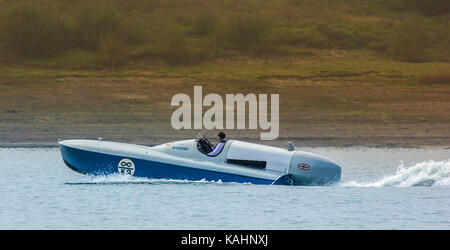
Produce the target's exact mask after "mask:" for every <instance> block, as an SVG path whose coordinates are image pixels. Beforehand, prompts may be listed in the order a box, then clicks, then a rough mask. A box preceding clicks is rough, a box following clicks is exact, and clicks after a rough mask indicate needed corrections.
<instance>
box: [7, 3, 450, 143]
mask: <svg viewBox="0 0 450 250" xmlns="http://www.w3.org/2000/svg"><path fill="white" fill-rule="evenodd" d="M0 6H1V8H0V21H1V22H0V145H27V144H39V145H46V144H50V145H54V142H55V141H56V140H57V139H58V138H79V137H83V138H96V137H97V136H102V137H105V138H107V139H111V140H120V141H129V142H135V143H142V144H155V143H163V142H165V141H167V140H171V139H180V138H190V137H192V136H193V135H195V134H196V133H197V131H192V130H182V131H176V130H174V129H171V125H170V116H171V114H172V112H173V111H174V110H175V108H176V107H171V106H170V101H171V98H172V96H173V95H175V94H177V93H187V94H189V95H190V96H192V91H193V86H194V85H200V84H201V85H203V90H204V93H212V92H213V93H218V94H220V95H222V96H224V95H225V94H227V93H244V94H246V93H279V94H280V140H278V141H274V142H266V143H271V144H275V145H282V144H284V143H285V142H286V141H287V140H291V141H294V142H295V143H296V144H297V145H313V146H314V145H317V146H319V145H320V146H324V145H339V146H342V145H369V146H420V145H439V146H448V145H449V144H450V143H449V142H450V98H449V97H450V82H449V80H450V54H449V53H450V47H449V45H450V33H449V32H448V30H449V20H450V18H449V13H448V7H449V6H448V5H446V4H445V1H432V0H414V1H406V0H405V1H404V0H395V1H382V0H378V1H364V2H362V1H356V0H348V1H331V0H322V1H309V0H298V1H295V0H269V1H237V0H236V1H219V0H177V1H163V0H152V1H144V0H129V1H119V0H109V1H108V0H101V1H95V2H91V1H64V2H63V1H56V0H37V1H19V2H17V1H9V0H0ZM424 6H425V7H424ZM226 132H227V133H228V134H229V135H230V136H231V137H234V138H241V139H245V140H257V139H258V138H259V132H260V131H255V130H245V131H239V130H232V131H226Z"/></svg>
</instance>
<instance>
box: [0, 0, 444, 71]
mask: <svg viewBox="0 0 450 250" xmlns="http://www.w3.org/2000/svg"><path fill="white" fill-rule="evenodd" d="M0 5H1V6H2V8H1V10H0V14H1V15H0V16H1V25H0V43H1V47H2V51H1V55H2V58H3V59H4V61H6V62H8V63H12V62H16V63H18V64H25V65H28V64H35V63H39V65H42V66H50V67H63V68H90V69H99V68H105V67H113V68H114V67H126V66H130V65H132V64H133V63H136V62H139V61H146V62H147V63H156V62H159V61H163V62H164V63H167V64H169V65H178V64H198V63H202V62H204V61H208V60H211V59H216V58H229V57H234V56H251V57H271V56H288V55H298V56H305V57H308V56H310V55H314V54H317V51H318V50H319V51H320V50H324V49H325V50H330V49H338V50H365V51H370V52H372V53H375V54H377V55H378V56H384V57H387V58H389V59H392V60H397V61H404V62H448V61H449V60H450V52H449V51H450V45H449V44H450V33H449V32H448V30H449V28H450V26H449V17H450V15H449V12H450V4H446V3H445V1H444V3H442V1H437V0H413V1H406V0H395V1H382V0H378V1H364V2H361V1H357V0H351V1H331V0H324V1H310V0H269V1H220V0H176V1H163V0H151V1H143V0H130V1H119V0H109V1H108V0H100V1H95V2H94V1H64V2H62V1H56V0H37V1H8V0H1V1H0ZM424 6H425V7H424Z"/></svg>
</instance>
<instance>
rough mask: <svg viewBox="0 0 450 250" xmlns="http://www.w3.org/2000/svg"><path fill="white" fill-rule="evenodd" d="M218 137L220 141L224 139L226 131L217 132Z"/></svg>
mask: <svg viewBox="0 0 450 250" xmlns="http://www.w3.org/2000/svg"><path fill="white" fill-rule="evenodd" d="M217 139H218V140H219V141H222V140H223V139H225V133H224V132H220V133H219V134H217Z"/></svg>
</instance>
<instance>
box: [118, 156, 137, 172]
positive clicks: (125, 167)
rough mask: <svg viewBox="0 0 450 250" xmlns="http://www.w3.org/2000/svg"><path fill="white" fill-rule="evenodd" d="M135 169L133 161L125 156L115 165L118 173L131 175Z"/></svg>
mask: <svg viewBox="0 0 450 250" xmlns="http://www.w3.org/2000/svg"><path fill="white" fill-rule="evenodd" d="M135 169H136V167H135V166H134V163H133V161H132V160H130V159H127V158H124V159H122V160H120V161H119V165H118V166H117V170H118V171H119V174H127V175H133V174H134V170H135Z"/></svg>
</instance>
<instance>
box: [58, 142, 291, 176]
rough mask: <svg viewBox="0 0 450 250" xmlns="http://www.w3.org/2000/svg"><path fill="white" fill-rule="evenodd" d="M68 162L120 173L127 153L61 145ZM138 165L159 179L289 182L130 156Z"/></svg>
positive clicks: (86, 170)
mask: <svg viewBox="0 0 450 250" xmlns="http://www.w3.org/2000/svg"><path fill="white" fill-rule="evenodd" d="M59 147H60V151H61V154H62V157H63V159H64V162H65V164H66V165H67V166H68V167H69V168H71V169H72V170H74V171H76V172H79V173H82V174H88V175H109V174H114V173H119V171H118V168H117V165H118V163H119V162H120V161H121V159H123V158H124V156H118V155H112V154H106V153H98V152H93V151H88V150H82V149H77V148H72V147H68V146H64V145H61V144H60V145H59ZM127 158H128V159H130V160H132V161H133V162H134V164H135V166H136V168H135V172H134V174H133V176H136V177H146V178H155V179H176V180H192V181H198V180H207V181H219V180H221V181H223V182H239V183H253V184H281V185H289V183H287V182H286V181H284V179H285V178H280V179H279V180H277V181H276V182H275V183H274V180H267V179H261V178H254V177H250V176H243V175H237V174H229V173H222V172H217V171H209V170H203V169H197V168H192V167H185V166H177V165H173V164H167V163H162V162H156V161H150V160H143V159H137V158H133V157H127Z"/></svg>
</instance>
